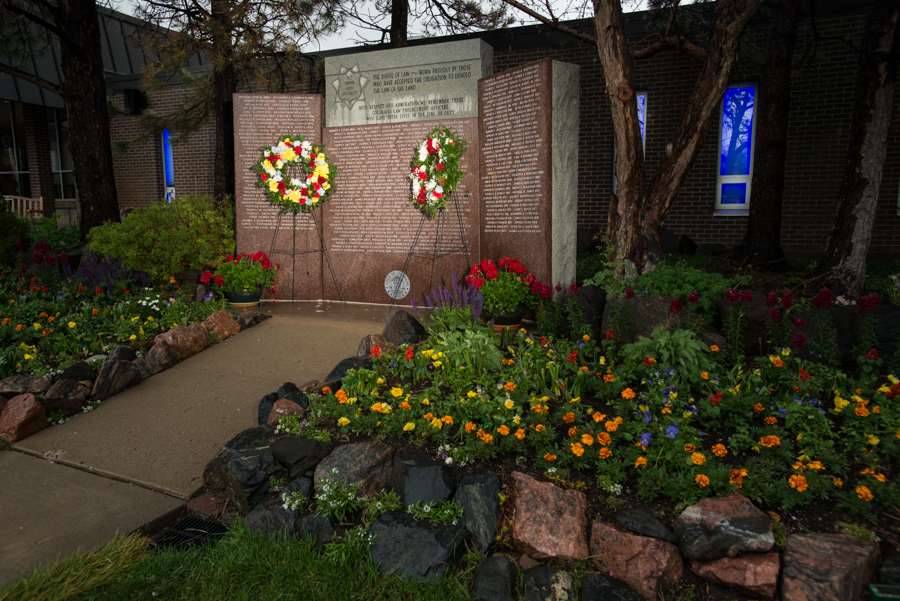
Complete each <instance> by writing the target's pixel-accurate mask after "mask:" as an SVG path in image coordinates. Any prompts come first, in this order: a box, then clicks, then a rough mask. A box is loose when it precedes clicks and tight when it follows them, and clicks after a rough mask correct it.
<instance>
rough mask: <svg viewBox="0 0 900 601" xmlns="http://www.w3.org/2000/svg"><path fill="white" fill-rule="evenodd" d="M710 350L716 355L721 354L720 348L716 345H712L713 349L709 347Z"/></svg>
mask: <svg viewBox="0 0 900 601" xmlns="http://www.w3.org/2000/svg"><path fill="white" fill-rule="evenodd" d="M709 350H711V351H712V352H714V353H718V352H719V346H718V345H716V344H714V345H712V346H711V347H709Z"/></svg>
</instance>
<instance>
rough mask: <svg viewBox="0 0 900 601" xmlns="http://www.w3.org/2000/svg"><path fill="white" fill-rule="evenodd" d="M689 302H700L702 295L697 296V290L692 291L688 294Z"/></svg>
mask: <svg viewBox="0 0 900 601" xmlns="http://www.w3.org/2000/svg"><path fill="white" fill-rule="evenodd" d="M687 302H689V303H692V304H696V303H699V302H700V297H699V296H697V293H696V292H691V293H690V294H688V297H687Z"/></svg>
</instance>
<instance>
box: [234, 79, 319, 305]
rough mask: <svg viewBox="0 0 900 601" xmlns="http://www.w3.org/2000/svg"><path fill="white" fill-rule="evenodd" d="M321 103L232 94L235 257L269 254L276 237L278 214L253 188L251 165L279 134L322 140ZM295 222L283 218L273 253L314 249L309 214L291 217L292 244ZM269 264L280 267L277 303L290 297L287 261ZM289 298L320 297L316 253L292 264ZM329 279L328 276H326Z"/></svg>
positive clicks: (305, 97)
mask: <svg viewBox="0 0 900 601" xmlns="http://www.w3.org/2000/svg"><path fill="white" fill-rule="evenodd" d="M322 107H323V98H322V96H320V95H317V94H235V95H234V145H235V149H234V151H235V152H234V155H235V193H236V198H235V201H236V202H235V206H236V222H237V223H236V226H237V227H236V232H235V233H236V238H237V250H238V252H244V251H246V252H256V251H259V250H262V251H264V252H267V253H268V252H269V250H270V249H271V246H272V239H273V237H274V235H275V224H276V222H277V221H278V214H279V209H278V208H276V207H275V206H273V205H272V204H271V203H270V202H269V200H268V199H267V197H266V195H265V192H264V191H263V189H262V188H258V187H257V186H256V177H257V175H256V174H255V173H254V172H253V171H251V170H250V165H252V164H253V163H255V162H256V161H258V160H259V158H260V156H261V153H260V151H259V149H260V147H262V146H268V145H271V144H273V143H275V141H276V140H277V139H278V137H279V136H280V135H282V134H300V135H302V136H304V137H305V138H306V139H308V140H310V141H312V142H318V143H321V141H322V134H321V132H322ZM293 221H294V217H293V215H292V214H290V213H286V214H285V215H284V216H283V218H282V224H281V229H280V231H279V235H278V248H279V249H291V248H293V246H294V245H296V248H297V249H300V250H302V249H308V248H319V247H320V246H321V244H320V242H319V237H318V234H317V233H316V230H315V227H314V224H313V219H312V217H311V216H310V215H308V214H305V213H301V214H299V215H297V218H296V222H297V223H296V236H295V238H294V240H292V234H291V233H292V230H293V227H294V225H293ZM272 260H273V261H275V262H276V263H279V264H281V269H279V270H278V282H277V283H276V286H275V288H276V290H277V291H278V293H277V294H276V296H275V298H277V299H290V298H291V289H290V284H291V258H290V256H287V255H285V254H277V253H276V254H275V255H274V256H273V257H272ZM295 265H296V270H297V273H296V274H295V275H294V298H295V299H298V300H300V299H304V300H315V299H320V298H322V276H323V273H322V268H323V259H322V254H321V253H310V254H307V255H302V256H298V257H297V259H296V263H295ZM328 277H329V278H330V277H331V275H330V273H329V274H328Z"/></svg>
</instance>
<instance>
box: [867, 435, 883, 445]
mask: <svg viewBox="0 0 900 601" xmlns="http://www.w3.org/2000/svg"><path fill="white" fill-rule="evenodd" d="M866 440H868V441H869V444H870V445H872V446H873V447H874V446H875V445H877V444H878V443H879V442H881V440H880V439H879V438H878V437H877V436H875V435H874V434H866Z"/></svg>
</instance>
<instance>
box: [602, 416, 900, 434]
mask: <svg viewBox="0 0 900 601" xmlns="http://www.w3.org/2000/svg"><path fill="white" fill-rule="evenodd" d="M592 417H593V418H594V421H595V422H601V421H603V420H605V419H606V414H605V413H600V412H599V411H595V412H594V415H593V416H592ZM897 438H900V432H897Z"/></svg>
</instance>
